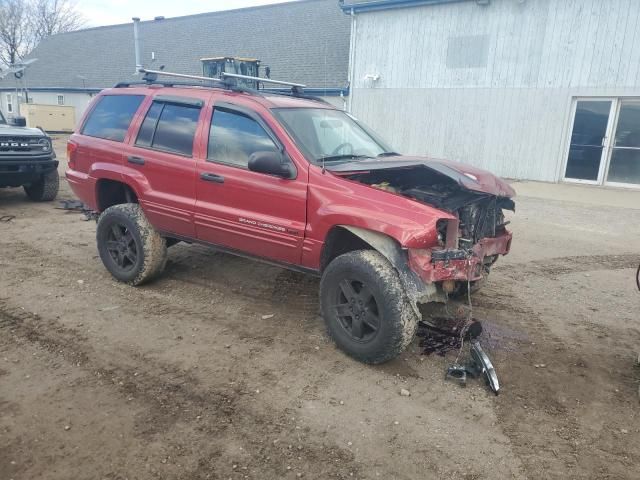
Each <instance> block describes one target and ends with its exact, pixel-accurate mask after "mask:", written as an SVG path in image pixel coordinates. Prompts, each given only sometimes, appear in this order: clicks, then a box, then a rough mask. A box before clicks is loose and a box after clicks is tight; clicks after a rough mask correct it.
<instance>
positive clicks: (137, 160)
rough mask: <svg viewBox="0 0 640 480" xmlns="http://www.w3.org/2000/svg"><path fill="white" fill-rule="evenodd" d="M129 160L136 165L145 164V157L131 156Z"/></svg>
mask: <svg viewBox="0 0 640 480" xmlns="http://www.w3.org/2000/svg"><path fill="white" fill-rule="evenodd" d="M127 162H129V163H135V164H136V165H144V158H142V157H135V156H131V157H127Z"/></svg>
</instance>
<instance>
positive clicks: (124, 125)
mask: <svg viewBox="0 0 640 480" xmlns="http://www.w3.org/2000/svg"><path fill="white" fill-rule="evenodd" d="M142 100H144V95H105V96H103V97H101V98H100V100H98V104H97V105H96V106H95V108H94V109H93V111H92V112H91V113H90V114H89V118H87V121H86V122H85V124H84V127H83V128H82V134H83V135H88V136H90V137H98V138H104V139H107V140H113V141H116V142H123V141H124V137H125V136H126V135H127V130H128V129H129V124H130V123H131V119H133V116H134V115H135V113H136V111H137V110H138V107H139V106H140V104H141V103H142Z"/></svg>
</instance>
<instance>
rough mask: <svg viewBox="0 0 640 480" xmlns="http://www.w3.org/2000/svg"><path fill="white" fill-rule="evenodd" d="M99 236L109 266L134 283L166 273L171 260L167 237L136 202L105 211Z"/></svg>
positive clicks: (105, 264)
mask: <svg viewBox="0 0 640 480" xmlns="http://www.w3.org/2000/svg"><path fill="white" fill-rule="evenodd" d="M96 240H97V243H98V252H99V253H100V258H101V259H102V263H103V264H104V266H105V267H106V269H107V270H109V272H110V273H111V275H113V276H114V277H115V278H116V279H118V280H120V281H121V282H125V283H129V284H130V285H141V284H143V283H145V282H148V281H149V280H152V279H153V278H154V277H156V276H158V275H159V274H160V273H162V271H163V270H164V267H165V264H166V262H167V244H166V241H165V239H164V238H163V237H162V236H160V234H158V232H156V231H155V230H154V228H153V227H152V226H151V224H150V223H149V221H148V220H147V217H145V215H144V213H143V212H142V209H141V208H140V205H138V204H136V203H125V204H120V205H114V206H113V207H109V208H107V209H106V210H105V211H104V212H102V214H101V215H100V218H99V219H98V228H97V230H96Z"/></svg>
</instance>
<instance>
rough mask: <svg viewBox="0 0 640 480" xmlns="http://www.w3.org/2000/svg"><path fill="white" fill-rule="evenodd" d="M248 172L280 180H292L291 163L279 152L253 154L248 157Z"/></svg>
mask: <svg viewBox="0 0 640 480" xmlns="http://www.w3.org/2000/svg"><path fill="white" fill-rule="evenodd" d="M249 170H251V171H252V172H258V173H266V174H267V175H274V176H276V177H281V178H293V176H294V171H293V168H292V166H291V163H290V162H289V161H288V160H287V159H286V158H285V156H284V155H283V154H282V153H280V152H273V151H264V152H254V153H252V154H251V156H250V157H249Z"/></svg>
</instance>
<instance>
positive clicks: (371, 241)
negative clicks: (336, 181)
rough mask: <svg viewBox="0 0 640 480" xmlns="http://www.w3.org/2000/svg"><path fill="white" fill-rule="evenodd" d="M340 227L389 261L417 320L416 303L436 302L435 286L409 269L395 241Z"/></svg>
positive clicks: (436, 290) (405, 256)
mask: <svg viewBox="0 0 640 480" xmlns="http://www.w3.org/2000/svg"><path fill="white" fill-rule="evenodd" d="M341 227H342V228H344V229H346V230H348V231H349V232H351V233H352V234H354V235H356V236H357V237H358V238H360V239H361V240H362V241H363V242H365V243H367V244H368V245H370V246H371V248H373V249H374V250H376V251H377V252H379V253H380V254H381V255H382V256H383V257H385V258H386V259H387V260H389V262H390V263H391V265H393V268H395V269H396V271H397V272H398V274H399V276H400V281H401V283H402V285H403V287H404V291H405V293H406V295H407V297H408V299H409V301H410V302H409V303H411V306H412V307H413V309H414V311H415V313H416V315H418V318H421V317H422V314H421V313H420V310H419V309H418V302H419V303H427V302H431V301H438V299H439V297H440V293H439V292H438V289H437V288H436V286H435V285H434V284H432V283H430V284H427V283H424V282H423V281H422V279H420V277H419V276H418V275H417V274H416V273H415V272H414V271H413V270H411V269H410V268H409V258H408V255H407V251H406V250H405V249H403V248H402V247H401V246H400V244H399V243H398V242H397V241H396V240H394V239H393V238H391V237H390V236H388V235H385V234H383V233H379V232H375V231H373V230H367V229H365V228H361V227H352V226H349V225H341Z"/></svg>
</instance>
